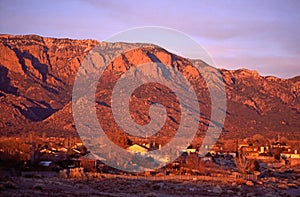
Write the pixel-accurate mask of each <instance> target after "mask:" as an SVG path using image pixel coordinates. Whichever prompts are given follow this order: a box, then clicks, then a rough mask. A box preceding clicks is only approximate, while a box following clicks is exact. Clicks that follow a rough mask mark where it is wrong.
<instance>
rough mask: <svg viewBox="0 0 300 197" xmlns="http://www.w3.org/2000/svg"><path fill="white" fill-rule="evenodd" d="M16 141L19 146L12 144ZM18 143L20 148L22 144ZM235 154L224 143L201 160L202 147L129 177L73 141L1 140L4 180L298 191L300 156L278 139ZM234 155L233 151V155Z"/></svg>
mask: <svg viewBox="0 0 300 197" xmlns="http://www.w3.org/2000/svg"><path fill="white" fill-rule="evenodd" d="M10 140H14V141H15V143H9V141H10ZM18 142H19V143H18ZM235 142H236V143H235V145H234V146H235V148H233V150H232V151H228V150H226V149H224V147H223V146H222V143H217V144H216V145H214V146H209V145H207V146H204V147H205V148H206V149H207V154H205V156H204V157H199V147H200V145H195V146H193V145H191V146H189V147H187V148H186V149H183V150H182V153H181V156H180V157H178V158H177V159H176V160H175V161H173V162H172V163H170V164H168V165H167V166H165V167H163V168H160V169H157V170H155V171H146V172H142V173H133V172H125V171H121V170H118V169H115V168H112V167H110V166H108V165H106V164H105V162H103V161H101V160H98V159H97V158H96V157H95V156H94V155H93V154H92V153H90V152H89V151H88V150H87V148H86V147H85V146H84V144H83V143H82V142H81V141H80V140H79V139H76V138H72V137H61V138H57V137H43V136H42V137H33V136H29V137H28V138H26V140H25V141H24V140H21V139H18V138H14V139H9V138H6V140H5V141H4V140H1V147H0V156H1V157H0V159H1V171H0V173H1V174H0V175H1V177H3V176H4V177H5V176H6V177H7V176H8V177H9V176H21V177H26V178H32V177H58V178H62V179H74V178H75V179H84V180H85V179H101V178H104V177H106V178H125V179H135V180H136V179H146V180H156V181H159V180H178V181H184V180H190V181H196V180H199V181H200V180H201V181H208V182H209V181H212V182H215V181H217V182H218V181H220V182H226V183H230V184H236V183H238V182H239V183H240V184H242V185H246V186H247V187H253V186H255V185H264V184H266V185H268V184H269V185H273V186H272V187H275V188H277V189H279V190H284V191H289V190H290V189H291V190H292V191H293V190H298V188H299V185H300V169H299V166H300V154H299V150H296V149H293V148H292V147H291V146H290V145H288V144H287V143H286V142H281V141H280V139H279V138H278V140H276V141H274V142H272V143H267V144H261V145H258V144H257V143H249V141H248V143H247V142H245V141H240V142H239V141H238V140H237V141H235ZM161 146H162V145H161V144H158V143H155V142H151V143H143V142H141V143H134V144H131V145H130V146H128V147H127V151H130V152H132V153H138V154H144V153H146V152H148V151H151V150H155V149H160V148H161ZM234 150H235V151H234Z"/></svg>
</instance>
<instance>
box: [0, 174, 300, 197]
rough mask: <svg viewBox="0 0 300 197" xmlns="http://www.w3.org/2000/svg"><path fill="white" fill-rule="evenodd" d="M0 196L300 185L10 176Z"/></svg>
mask: <svg viewBox="0 0 300 197" xmlns="http://www.w3.org/2000/svg"><path fill="white" fill-rule="evenodd" d="M0 196H247V197H250V196H300V189H299V187H295V188H279V187H278V185H275V184H272V182H270V183H266V184H262V185H260V184H257V183H254V184H253V185H252V184H245V183H220V182H211V181H197V180H195V181H192V180H190V181H174V180H165V181H161V180H159V181H158V180H156V181H155V180H143V179H124V178H100V179H93V180H79V179H63V178H57V177H52V178H46V177H43V178H24V177H9V178H1V180H0Z"/></svg>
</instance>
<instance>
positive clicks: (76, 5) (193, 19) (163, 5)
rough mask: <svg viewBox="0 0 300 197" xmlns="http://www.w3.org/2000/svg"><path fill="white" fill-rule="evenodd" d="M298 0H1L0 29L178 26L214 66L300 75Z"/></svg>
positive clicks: (89, 33)
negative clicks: (209, 57)
mask: <svg viewBox="0 0 300 197" xmlns="http://www.w3.org/2000/svg"><path fill="white" fill-rule="evenodd" d="M299 10H300V1H297V0H294V1H291V0H286V1H284V0H282V1H276V0H272V1H265V0H252V1H238V0H228V1H209V0H207V1H176V0H169V1H161V0H157V1H156V0H151V1H141V0H131V1H130V0H122V1H121V0H120V1H112V0H107V1H97V0H86V1H84V0H74V1H71V0H70V1H67V0H66V1H62V0H61V1H58V0H57V1H55V0H52V1H39V0H36V1H34V0H27V1H14V0H1V1H0V33H8V34H38V35H42V36H47V37H68V38H84V39H87V38H92V39H97V40H104V39H106V38H109V37H110V36H112V35H114V34H116V33H118V32H120V31H124V30H126V29H129V28H133V27H141V26H164V27H169V28H174V29H176V30H179V31H182V32H184V33H186V34H187V35H189V36H191V37H192V38H193V39H195V40H196V41H198V42H199V44H201V45H202V46H203V47H204V48H205V49H207V51H208V52H209V53H210V54H211V55H212V57H213V58H214V60H215V62H216V63H217V65H218V67H220V68H226V69H236V68H248V69H253V70H258V71H259V73H260V74H262V75H275V76H279V77H284V78H289V77H293V76H296V75H300V56H299V54H300V36H299V35H300V11H299Z"/></svg>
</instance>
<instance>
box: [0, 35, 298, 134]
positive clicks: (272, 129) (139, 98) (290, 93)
mask: <svg viewBox="0 0 300 197" xmlns="http://www.w3.org/2000/svg"><path fill="white" fill-rule="evenodd" d="M98 44H101V42H98V41H95V40H71V39H55V38H44V37H40V36H37V35H25V36H13V35H0V111H1V114H0V133H1V135H2V136H4V135H10V136H12V135H20V134H24V133H27V132H31V131H35V132H41V133H42V132H46V133H47V134H48V135H58V136H59V135H60V136H61V135H66V133H67V134H71V135H75V136H76V135H77V134H76V129H75V125H74V120H73V116H72V103H71V100H72V88H73V84H74V80H75V76H76V73H77V71H78V69H79V67H80V65H81V63H82V62H83V60H84V58H85V56H86V55H87V54H88V52H89V51H90V50H91V49H92V48H93V47H95V46H97V45H98ZM106 45H107V46H113V47H115V48H120V49H121V48H122V47H125V46H127V45H128V44H126V43H112V44H109V43H107V44H106ZM136 46H138V47H139V48H138V49H134V50H131V51H128V52H126V53H125V54H121V55H120V56H118V57H117V58H116V59H115V60H114V61H113V62H112V63H111V64H110V65H109V66H108V69H107V70H106V71H105V72H104V73H103V75H102V76H101V79H100V80H99V84H98V87H97V92H96V111H97V115H98V119H99V123H100V124H101V126H102V127H103V129H104V130H105V131H106V132H107V133H109V134H110V135H109V136H116V134H117V135H119V134H120V135H121V134H122V133H123V131H122V130H121V129H120V128H119V127H118V125H117V124H116V123H115V121H114V118H113V115H112V112H111V101H110V100H111V93H112V89H113V86H114V85H115V83H116V82H117V80H118V79H119V78H120V76H121V75H122V74H123V73H124V72H125V71H126V70H128V69H129V68H131V67H134V66H136V65H140V64H144V63H149V62H161V63H164V64H166V65H171V67H173V68H176V69H177V70H178V71H180V72H182V73H183V75H184V76H185V77H187V78H188V80H189V81H190V83H191V84H192V86H193V88H194V89H195V90H196V93H197V97H198V100H199V106H200V109H201V115H200V125H199V132H198V136H200V137H201V136H203V134H204V133H205V131H206V130H207V128H208V125H209V119H210V112H211V111H210V97H209V92H208V88H207V84H206V83H210V82H209V81H212V82H214V81H216V80H222V79H220V78H218V77H217V76H216V75H215V73H214V71H213V69H211V67H209V66H208V65H206V64H205V63H204V62H202V61H201V60H189V59H185V58H183V57H180V56H177V55H175V54H171V53H170V52H168V51H166V50H165V49H162V48H160V47H159V46H155V45H143V44H136ZM195 62H197V63H198V64H200V65H202V66H203V69H206V70H205V75H206V77H207V79H208V80H207V81H206V82H205V81H204V80H203V78H201V77H200V74H199V73H198V71H197V70H196V69H195V68H194V67H193V66H192V65H193V64H192V63H195ZM220 72H221V74H222V76H223V80H224V82H225V88H226V95H227V111H226V119H225V124H224V128H223V132H222V137H224V138H228V139H229V138H235V137H239V138H244V137H247V136H251V135H254V134H261V135H264V136H265V137H269V138H275V137H276V136H277V135H278V134H281V135H284V136H286V137H287V138H290V139H297V140H300V122H299V120H300V98H299V93H300V76H298V77H294V78H292V79H280V78H276V77H272V76H267V77H263V76H260V75H259V74H258V73H257V72H256V71H251V70H247V69H239V70H225V69H221V70H220ZM144 74H145V73H144ZM151 74H152V75H160V74H161V73H159V72H158V71H156V70H155V69H153V70H151ZM156 102H160V103H161V104H163V105H164V106H166V109H167V113H168V117H167V119H166V124H165V125H164V127H163V128H162V132H160V133H158V134H156V135H155V136H154V137H158V138H159V139H160V140H162V139H166V140H167V139H168V138H170V137H172V136H173V135H175V132H176V129H177V128H178V125H179V123H180V106H179V103H178V100H177V99H176V96H175V95H174V94H173V93H172V91H170V90H169V89H168V88H166V87H163V86H161V85H158V84H150V85H149V84H148V85H144V86H143V88H138V89H137V90H136V91H134V94H133V95H132V97H131V101H130V112H131V117H132V118H133V119H134V121H135V122H137V123H139V124H146V123H148V122H149V121H150V118H149V116H148V110H149V107H150V105H151V104H153V103H156ZM216 124H217V123H216ZM123 134H124V133H123ZM111 138H113V137H111Z"/></svg>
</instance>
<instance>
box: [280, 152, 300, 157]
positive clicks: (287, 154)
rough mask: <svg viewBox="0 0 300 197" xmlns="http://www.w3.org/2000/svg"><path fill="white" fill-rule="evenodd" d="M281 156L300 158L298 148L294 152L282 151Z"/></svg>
mask: <svg viewBox="0 0 300 197" xmlns="http://www.w3.org/2000/svg"><path fill="white" fill-rule="evenodd" d="M280 156H281V157H282V158H291V159H298V158H300V154H299V153H298V151H297V150H295V151H294V152H292V151H283V152H282V153H280Z"/></svg>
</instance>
